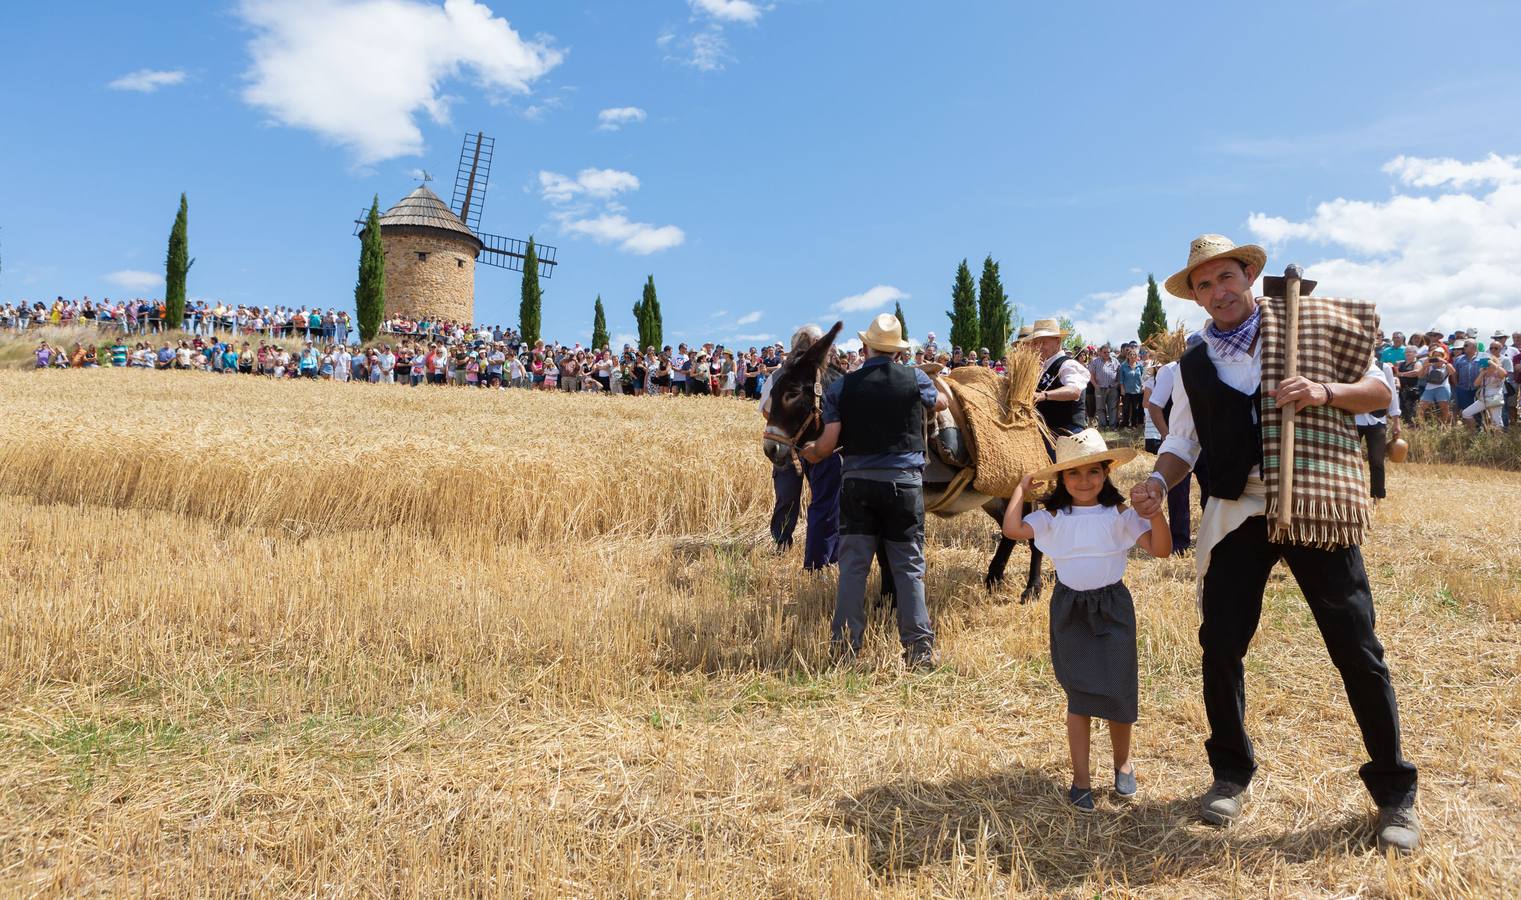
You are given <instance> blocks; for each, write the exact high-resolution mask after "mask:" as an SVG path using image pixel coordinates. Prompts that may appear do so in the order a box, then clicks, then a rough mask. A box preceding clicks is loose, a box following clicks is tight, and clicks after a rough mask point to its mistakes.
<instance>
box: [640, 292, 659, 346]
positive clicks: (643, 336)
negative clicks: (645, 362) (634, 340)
mask: <svg viewBox="0 0 1521 900" xmlns="http://www.w3.org/2000/svg"><path fill="white" fill-rule="evenodd" d="M634 330H636V331H638V332H639V351H640V352H641V353H642V352H644V348H645V347H650V346H654V345H652V344H651V343H650V340H649V338H650V324H649V316H648V315H646V314H645V312H644V298H643V297H641V298H639V299H638V300H635V301H634ZM657 349H658V348H657Z"/></svg>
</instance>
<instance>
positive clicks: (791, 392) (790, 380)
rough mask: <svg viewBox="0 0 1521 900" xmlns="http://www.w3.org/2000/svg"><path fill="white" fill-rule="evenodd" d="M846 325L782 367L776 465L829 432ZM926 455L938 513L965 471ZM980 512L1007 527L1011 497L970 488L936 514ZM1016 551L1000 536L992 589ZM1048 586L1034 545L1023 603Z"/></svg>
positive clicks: (930, 499)
mask: <svg viewBox="0 0 1521 900" xmlns="http://www.w3.org/2000/svg"><path fill="white" fill-rule="evenodd" d="M844 324H845V323H843V322H836V323H834V327H833V328H831V329H829V331H828V332H827V333H825V335H824V336H823V337H822V338H820V339H819V340H818V341H815V342H814V344H813V346H811V347H809V348H808V349H806V350H803V351H801V352H794V353H792V354H790V355H789V356H788V357H787V360H786V362H785V363H783V365H782V367H781V368H779V369H778V370H777V371H776V372H775V373H773V374H772V376H771V378H772V386H771V408H770V410H769V411H768V413H767V415H766V429H765V431H764V432H763V433H762V435H761V448H762V450H763V451H764V452H765V454H766V456H767V458H769V459H770V460H771V463H772V464H773V465H777V466H790V465H794V464H795V459H796V456H797V452H798V448H800V447H802V446H804V445H805V444H807V443H808V442H809V441H812V440H814V439H816V438H817V437H818V436H819V434H820V433H821V432H822V431H823V430H824V423H823V402H824V391H825V390H826V389H827V388H828V387H829V385H831V384H833V383H834V382H835V381H836V380H837V379H839V378H841V377H842V376H843V373H841V372H840V370H839V369H836V368H835V367H833V366H831V365H829V364H828V359H829V351H830V350H831V349H832V348H833V346H834V340H835V338H836V337H837V336H839V333H840V329H841V328H843V327H844ZM926 455H927V458H928V459H930V460H931V462H930V463H929V464H928V465H927V466H925V469H924V505H925V507H926V508H927V509H933V508H935V506H936V504H937V502H938V501H940V500H941V499H942V498H943V497H944V494H945V492H946V490H947V488H948V487H949V486H950V483H951V481H952V480H953V479H954V478H955V477H956V474H957V473H958V472H959V471H960V469H959V468H958V467H955V466H952V465H948V464H946V463H943V462H941V461H940V460H938V459H935V458H934V453H933V452H932V451H930V450H928V448H926ZM978 508H980V509H982V510H983V511H984V512H986V513H987V514H988V515H989V516H991V517H992V518H993V521H995V522H997V523H998V524H999V527H1000V528H1002V525H1003V516H1004V511H1005V510H1006V509H1007V508H1008V498H1006V497H988V496H986V495H983V494H979V493H976V492H975V491H973V490H972V489H971V488H970V487H968V488H966V489H965V490H963V491H962V492H961V493H960V494H959V495H958V496H957V497H956V498H955V500H954V501H952V502H951V503H950V504H949V505H948V506H947V507H946V508H945V509H939V510H936V513H937V514H938V515H941V516H946V517H949V516H953V515H956V514H958V513H962V512H966V511H968V510H972V509H978ZM1013 550H1014V541H1013V540H1011V539H1010V538H1006V537H1003V536H1002V534H1000V535H999V538H998V547H997V549H995V550H994V551H993V558H992V560H991V561H989V563H988V571H987V574H986V575H985V576H983V580H982V582H983V585H984V586H985V587H986V588H987V589H988V590H990V591H991V590H996V589H997V588H998V587H1000V586H1001V585H1002V584H1003V579H1004V570H1005V569H1006V568H1007V567H1008V564H1009V555H1010V553H1012V552H1013ZM877 559H878V562H879V564H882V563H885V558H884V556H883V555H882V554H881V553H879V554H878V557H877ZM884 572H885V566H884ZM891 585H892V579H890V578H887V577H884V578H883V579H882V593H883V595H884V596H886V595H889V594H891V592H892V588H891ZM1043 587H1044V585H1043V582H1042V578H1041V552H1040V551H1039V550H1037V549H1036V548H1035V544H1034V543H1033V542H1032V543H1031V544H1030V570H1029V573H1028V575H1027V576H1026V579H1025V587H1024V591H1023V592H1022V593H1021V594H1020V598H1019V602H1021V603H1027V602H1029V601H1030V600H1033V599H1035V598H1037V597H1039V596H1040V594H1041V591H1042V589H1043Z"/></svg>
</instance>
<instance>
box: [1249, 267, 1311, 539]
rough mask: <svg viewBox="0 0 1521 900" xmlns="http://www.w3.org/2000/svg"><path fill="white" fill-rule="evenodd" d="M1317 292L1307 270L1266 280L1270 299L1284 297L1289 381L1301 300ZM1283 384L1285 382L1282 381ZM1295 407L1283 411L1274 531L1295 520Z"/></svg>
mask: <svg viewBox="0 0 1521 900" xmlns="http://www.w3.org/2000/svg"><path fill="white" fill-rule="evenodd" d="M1314 289H1315V282H1313V281H1306V280H1304V269H1301V268H1300V267H1299V266H1298V265H1290V266H1289V267H1288V268H1287V269H1284V270H1283V277H1282V278H1273V277H1271V276H1269V277H1267V278H1264V279H1262V293H1263V294H1264V295H1266V296H1268V297H1282V298H1283V307H1284V318H1285V319H1286V320H1287V324H1286V325H1285V331H1284V343H1285V347H1284V360H1283V378H1284V380H1285V381H1286V380H1288V379H1290V378H1293V377H1294V376H1295V375H1298V374H1299V297H1300V294H1306V295H1308V294H1309V293H1310V291H1313V290H1314ZM1279 383H1280V384H1282V382H1279ZM1293 496H1294V404H1289V405H1288V406H1285V407H1284V408H1283V431H1282V435H1281V440H1280V441H1279V448H1278V516H1277V518H1276V519H1274V520H1273V532H1274V533H1275V534H1279V533H1282V532H1285V531H1288V529H1289V525H1290V523H1292V522H1293V520H1294V510H1293Z"/></svg>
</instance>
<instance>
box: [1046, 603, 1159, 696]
mask: <svg viewBox="0 0 1521 900" xmlns="http://www.w3.org/2000/svg"><path fill="white" fill-rule="evenodd" d="M1135 640H1136V638H1135V604H1134V603H1132V602H1131V599H1130V591H1129V590H1127V589H1126V587H1125V583H1124V582H1123V581H1116V582H1115V583H1114V584H1111V585H1108V586H1106V587H1101V588H1095V589H1093V590H1091V591H1075V590H1073V589H1072V588H1069V587H1067V586H1066V585H1065V584H1062V583H1061V582H1060V581H1058V582H1057V583H1056V590H1055V591H1053V592H1052V594H1051V667H1052V668H1053V669H1054V670H1056V680H1057V681H1058V682H1060V683H1061V686H1062V688H1063V689H1064V690H1065V691H1066V692H1067V711H1068V712H1070V713H1073V714H1074V715H1079V716H1093V717H1095V718H1100V719H1108V720H1109V721H1111V722H1134V721H1135V720H1136V708H1137V706H1138V704H1139V701H1138V695H1139V693H1140V690H1139V671H1138V665H1137V662H1136V650H1135Z"/></svg>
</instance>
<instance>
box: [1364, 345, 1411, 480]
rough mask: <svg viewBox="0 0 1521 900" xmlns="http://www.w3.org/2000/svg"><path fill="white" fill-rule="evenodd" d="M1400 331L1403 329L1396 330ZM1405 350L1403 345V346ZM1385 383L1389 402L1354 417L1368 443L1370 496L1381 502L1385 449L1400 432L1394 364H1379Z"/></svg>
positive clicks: (1398, 400) (1398, 397)
mask: <svg viewBox="0 0 1521 900" xmlns="http://www.w3.org/2000/svg"><path fill="white" fill-rule="evenodd" d="M1395 333H1396V334H1398V333H1399V332H1395ZM1401 352H1402V353H1403V352H1404V351H1403V348H1402V349H1401ZM1378 367H1379V369H1380V371H1381V372H1382V373H1383V378H1384V384H1385V385H1387V386H1388V387H1389V405H1388V406H1387V407H1386V408H1384V409H1374V410H1369V411H1367V412H1360V413H1358V414H1357V415H1355V416H1353V417H1352V421H1353V423H1354V424H1356V425H1357V436H1358V437H1359V438H1360V439H1361V440H1362V441H1363V442H1364V443H1366V444H1367V445H1368V496H1370V497H1372V498H1373V504H1374V505H1375V506H1377V505H1378V504H1379V503H1381V502H1382V501H1383V499H1384V496H1385V492H1384V451H1385V449H1386V448H1387V446H1388V442H1389V441H1391V440H1393V439H1395V438H1397V437H1399V436H1400V392H1399V379H1398V377H1397V376H1396V375H1395V371H1394V366H1392V365H1390V364H1389V363H1386V362H1381V363H1379V364H1378Z"/></svg>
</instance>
